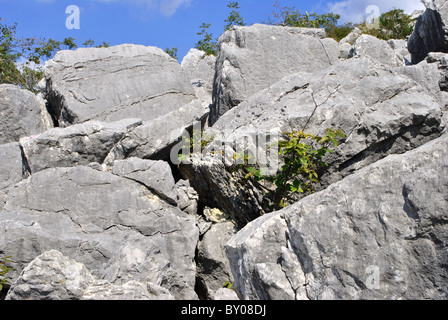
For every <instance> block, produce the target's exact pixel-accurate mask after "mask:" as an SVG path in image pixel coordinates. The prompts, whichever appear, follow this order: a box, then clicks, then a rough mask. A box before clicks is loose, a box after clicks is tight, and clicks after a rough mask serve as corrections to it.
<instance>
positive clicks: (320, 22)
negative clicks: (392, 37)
mask: <svg viewBox="0 0 448 320" xmlns="http://www.w3.org/2000/svg"><path fill="white" fill-rule="evenodd" d="M340 18H341V16H340V15H338V14H335V13H332V12H330V13H325V14H317V13H309V12H305V13H302V12H301V10H299V9H296V8H295V7H288V6H284V7H281V6H280V3H279V1H278V0H277V1H276V2H275V3H274V10H273V12H272V15H271V16H268V22H267V23H268V24H271V25H278V26H284V27H300V28H323V29H325V32H326V33H327V37H330V38H333V39H335V40H336V41H340V40H341V39H343V38H345V37H346V36H347V35H348V34H349V33H350V32H351V31H352V30H353V29H354V28H355V25H354V24H352V23H346V24H342V25H340V24H338V21H339V19H340Z"/></svg>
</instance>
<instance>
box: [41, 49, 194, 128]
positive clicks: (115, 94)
mask: <svg viewBox="0 0 448 320" xmlns="http://www.w3.org/2000/svg"><path fill="white" fill-rule="evenodd" d="M45 79H46V82H45V90H44V91H45V98H46V99H47V100H48V103H49V110H50V112H51V114H52V115H53V117H54V119H55V120H56V121H57V123H58V125H59V126H61V127H62V126H68V125H71V124H75V123H81V122H86V121H89V120H98V121H104V122H113V121H118V120H121V119H124V118H141V119H142V120H143V121H150V120H154V119H157V118H158V117H160V116H163V115H166V114H168V113H170V112H172V111H175V110H178V109H179V107H181V106H183V105H185V104H188V103H189V102H190V101H192V100H194V99H195V98H196V97H195V95H194V90H193V88H192V87H191V86H190V83H189V79H188V78H187V77H186V74H185V72H184V71H183V70H182V68H181V67H180V65H179V64H178V63H177V62H176V61H175V60H174V59H172V58H171V57H170V56H169V55H168V54H166V53H165V52H163V50H162V49H159V48H155V47H145V46H141V45H131V44H123V45H120V46H113V47H109V48H81V49H77V50H75V51H68V50H64V51H59V52H58V53H57V54H56V56H55V57H54V58H53V59H52V60H49V61H47V62H46V64H45ZM43 85H44V84H43Z"/></svg>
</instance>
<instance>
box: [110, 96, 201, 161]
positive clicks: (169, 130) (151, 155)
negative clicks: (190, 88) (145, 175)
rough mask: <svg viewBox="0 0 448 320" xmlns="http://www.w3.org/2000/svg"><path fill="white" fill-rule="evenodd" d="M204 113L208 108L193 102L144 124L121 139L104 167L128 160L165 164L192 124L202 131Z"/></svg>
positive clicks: (198, 101)
mask: <svg viewBox="0 0 448 320" xmlns="http://www.w3.org/2000/svg"><path fill="white" fill-rule="evenodd" d="M208 113H209V108H208V105H205V104H204V103H203V102H202V101H200V100H194V101H192V102H191V103H189V104H187V105H184V106H181V107H180V108H179V109H178V110H176V111H173V112H170V113H168V114H166V115H164V116H161V117H159V118H158V119H156V120H152V121H147V122H145V123H144V124H143V125H142V126H139V127H137V128H135V129H134V130H132V131H130V132H129V133H127V134H126V135H125V136H124V137H123V138H122V139H121V141H120V143H118V144H117V146H116V147H114V148H113V149H112V151H111V154H110V156H109V157H108V158H107V159H106V163H107V164H109V165H112V164H113V161H114V160H122V159H126V158H129V157H137V158H142V159H153V160H169V159H170V153H171V150H172V148H173V147H174V146H175V145H176V144H177V143H178V142H179V140H181V139H182V137H183V134H184V132H185V131H191V130H192V128H193V126H194V125H195V124H196V123H199V124H200V125H199V126H200V127H202V126H203V124H204V123H205V121H206V119H207V116H208ZM201 124H202V125H201Z"/></svg>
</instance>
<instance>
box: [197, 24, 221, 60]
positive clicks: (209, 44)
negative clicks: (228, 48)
mask: <svg viewBox="0 0 448 320" xmlns="http://www.w3.org/2000/svg"><path fill="white" fill-rule="evenodd" d="M211 26H212V25H211V23H205V22H204V23H202V25H201V26H200V27H199V28H200V31H199V32H198V33H197V35H198V36H202V39H200V40H199V41H198V42H197V43H196V44H195V46H194V47H195V48H196V49H198V50H201V51H204V52H205V55H207V56H216V48H217V45H216V42H215V41H213V34H212V33H209V31H208V30H209V29H210V27H211Z"/></svg>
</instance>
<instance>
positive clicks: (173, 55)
mask: <svg viewBox="0 0 448 320" xmlns="http://www.w3.org/2000/svg"><path fill="white" fill-rule="evenodd" d="M165 52H166V53H168V54H169V55H170V57H171V58H173V59H175V60H178V59H179V57H178V56H177V52H178V49H177V47H174V48H172V49H170V48H166V49H165Z"/></svg>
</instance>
